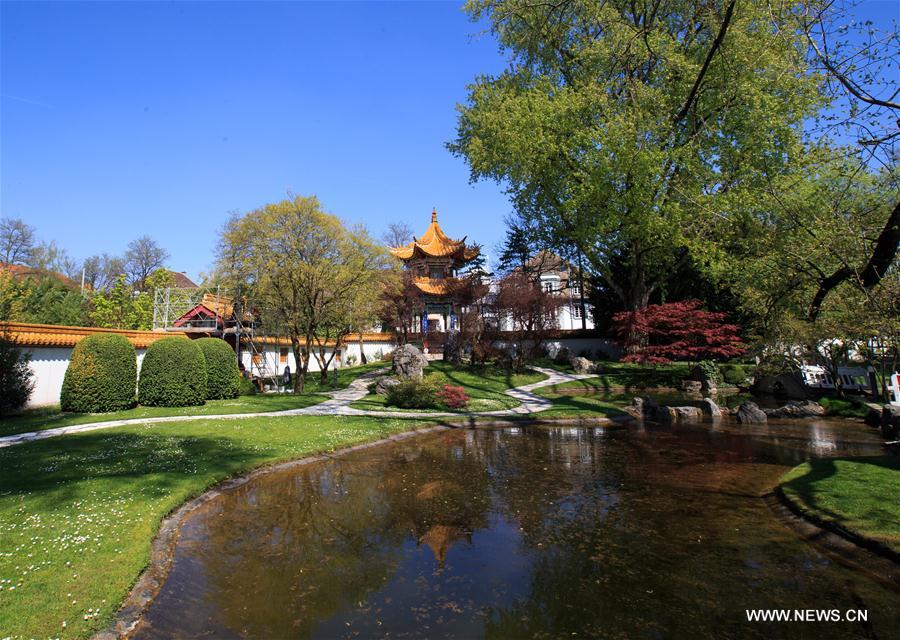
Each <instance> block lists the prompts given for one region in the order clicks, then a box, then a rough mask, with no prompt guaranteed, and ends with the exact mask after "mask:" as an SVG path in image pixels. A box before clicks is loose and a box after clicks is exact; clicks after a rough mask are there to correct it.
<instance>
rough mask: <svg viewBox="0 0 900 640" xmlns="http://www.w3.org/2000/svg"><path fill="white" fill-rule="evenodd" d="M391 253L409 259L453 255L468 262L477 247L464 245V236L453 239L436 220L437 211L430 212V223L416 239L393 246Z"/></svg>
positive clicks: (473, 256)
mask: <svg viewBox="0 0 900 640" xmlns="http://www.w3.org/2000/svg"><path fill="white" fill-rule="evenodd" d="M391 253H392V254H393V255H394V256H395V257H397V258H399V259H400V260H409V259H410V258H413V257H431V258H443V257H446V256H453V257H455V258H457V259H459V260H463V261H464V262H468V261H469V260H472V259H474V258H476V257H477V256H478V253H479V252H478V248H477V247H466V236H464V237H463V238H462V240H453V239H452V238H450V237H449V236H447V234H446V233H444V230H443V229H441V226H440V225H439V224H438V221H437V211H436V210H433V211H432V212H431V224H430V225H428V229H426V231H425V233H424V234H423V235H422V237H421V238H419V239H418V240H417V239H416V238H413V241H412V242H410V243H409V244H408V245H405V246H402V247H393V248H392V249H391Z"/></svg>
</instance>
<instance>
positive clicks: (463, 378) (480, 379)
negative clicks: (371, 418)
mask: <svg viewBox="0 0 900 640" xmlns="http://www.w3.org/2000/svg"><path fill="white" fill-rule="evenodd" d="M425 373H426V375H427V376H429V377H431V376H435V377H437V378H438V379H439V380H440V381H441V382H442V383H445V384H452V385H456V386H460V387H463V388H464V389H465V390H466V393H467V394H469V397H470V398H471V401H470V402H469V406H468V408H466V409H464V410H462V411H496V410H498V409H510V408H513V407H516V406H518V405H519V402H518V401H517V400H515V399H514V398H512V397H510V396H508V395H506V394H505V393H503V392H504V391H506V390H507V389H511V388H513V387H519V386H522V385H525V384H531V383H533V382H539V381H541V380H544V379H546V377H547V376H545V375H544V374H542V373H538V372H537V371H526V372H523V373H514V372H512V371H509V370H507V369H504V368H502V367H494V366H486V367H477V368H472V367H468V366H464V365H452V364H449V363H446V362H443V361H441V360H433V361H432V362H430V363H429V365H428V367H427V368H426V369H425ZM384 402H385V399H384V397H383V396H379V395H374V394H370V395H368V396H366V397H365V398H363V399H362V400H359V401H357V402H354V403H353V404H352V405H350V406H351V407H354V408H357V409H366V410H370V411H404V410H403V409H398V408H397V407H389V406H386V405H385V403H384ZM407 411H413V410H412V409H410V410H407Z"/></svg>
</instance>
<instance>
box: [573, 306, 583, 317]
mask: <svg viewBox="0 0 900 640" xmlns="http://www.w3.org/2000/svg"><path fill="white" fill-rule="evenodd" d="M572 317H573V318H580V317H581V305H580V304H576V305H572Z"/></svg>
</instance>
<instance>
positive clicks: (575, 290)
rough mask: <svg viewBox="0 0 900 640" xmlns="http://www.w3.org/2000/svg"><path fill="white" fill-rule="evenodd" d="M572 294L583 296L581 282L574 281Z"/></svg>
mask: <svg viewBox="0 0 900 640" xmlns="http://www.w3.org/2000/svg"><path fill="white" fill-rule="evenodd" d="M572 295H573V296H581V283H580V282H573V283H572Z"/></svg>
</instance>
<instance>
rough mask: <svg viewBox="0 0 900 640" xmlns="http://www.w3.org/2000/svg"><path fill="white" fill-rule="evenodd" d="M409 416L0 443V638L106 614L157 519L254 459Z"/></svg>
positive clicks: (58, 630)
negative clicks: (12, 443) (1, 445)
mask: <svg viewBox="0 0 900 640" xmlns="http://www.w3.org/2000/svg"><path fill="white" fill-rule="evenodd" d="M416 424H417V423H416V422H414V421H412V420H399V419H393V420H389V419H383V418H327V417H316V416H295V417H274V416H273V417H266V418H247V419H246V420H239V421H226V422H218V421H212V420H196V421H188V422H181V423H171V424H157V425H151V426H142V425H132V426H128V427H117V428H113V429H109V430H105V431H97V432H91V433H84V434H74V435H68V436H64V437H60V438H52V439H48V440H42V441H38V442H33V443H29V444H24V445H19V446H15V447H9V448H6V449H0V523H2V524H0V631H2V633H0V635H2V636H3V637H7V636H9V637H12V638H17V637H25V638H33V637H42V638H46V637H61V638H82V637H86V636H89V635H90V634H91V633H93V632H95V631H97V630H99V629H101V628H103V627H104V626H105V625H107V624H108V623H109V622H110V620H111V618H112V615H113V613H114V612H115V610H116V609H117V607H118V605H119V603H120V602H121V601H122V599H123V598H124V597H125V596H126V595H127V593H128V591H129V589H130V588H131V585H132V584H133V583H134V581H135V579H136V578H137V576H138V575H139V574H140V572H141V571H142V570H143V568H144V567H145V566H146V565H147V562H148V558H149V550H150V543H151V540H152V538H153V536H154V534H155V533H156V530H157V529H158V527H159V522H160V520H161V519H162V518H163V517H164V516H165V515H166V514H167V513H168V512H170V511H171V510H172V509H174V508H175V507H177V506H178V505H180V504H182V503H183V502H185V501H186V500H188V499H190V498H191V497H193V496H195V495H198V494H200V493H202V492H203V491H204V490H205V489H206V488H207V487H209V486H210V485H212V484H215V483H216V482H218V481H220V480H222V479H224V478H227V477H230V476H235V475H239V474H241V473H244V472H246V471H249V470H250V469H253V468H255V467H259V466H261V465H265V464H271V463H276V462H280V461H284V460H290V459H296V458H301V457H303V456H306V455H309V454H312V453H316V452H321V451H330V450H334V449H337V448H340V447H345V446H349V445H352V444H357V443H360V442H364V441H370V440H376V439H379V438H383V437H386V436H389V435H391V434H394V433H398V432H400V431H404V430H407V429H410V428H412V427H414V426H415V425H416ZM419 424H421V423H419Z"/></svg>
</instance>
